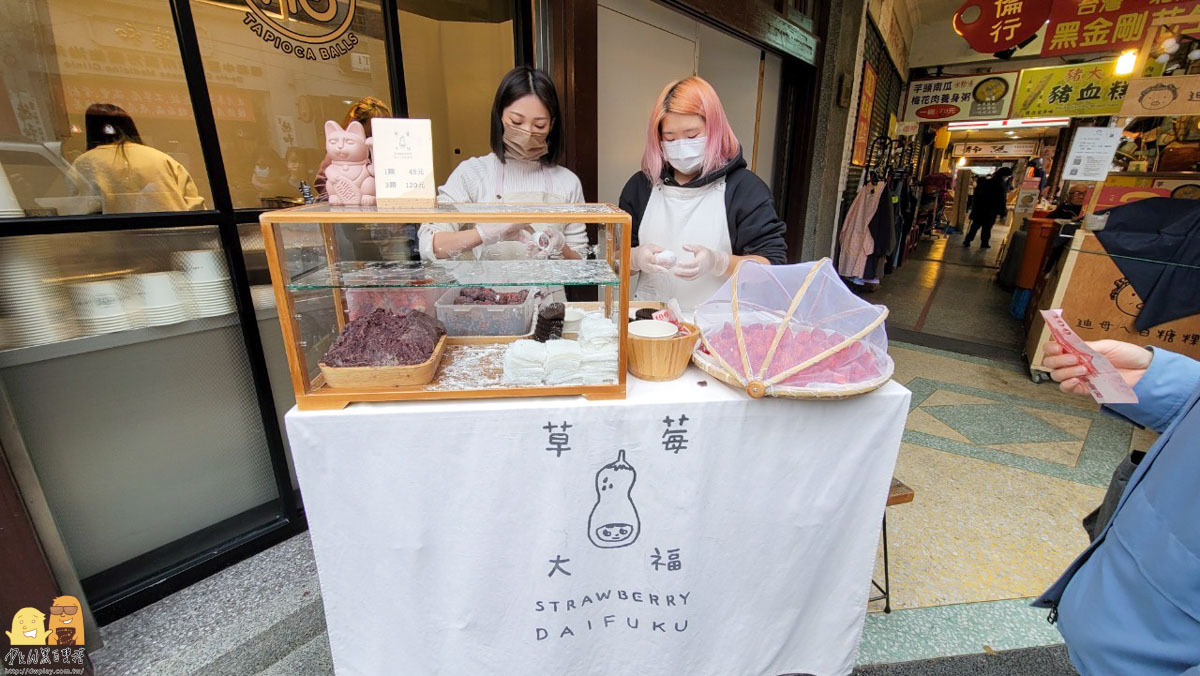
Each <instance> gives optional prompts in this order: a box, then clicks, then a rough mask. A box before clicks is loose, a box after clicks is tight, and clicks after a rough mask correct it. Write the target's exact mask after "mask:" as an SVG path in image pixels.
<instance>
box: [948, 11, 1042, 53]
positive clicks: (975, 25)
mask: <svg viewBox="0 0 1200 676" xmlns="http://www.w3.org/2000/svg"><path fill="white" fill-rule="evenodd" d="M1052 4H1053V2H1052V0H967V1H966V2H964V3H963V5H962V7H959V8H958V11H957V12H955V13H954V32H955V33H958V34H959V35H961V36H962V37H963V39H964V40H966V41H967V44H969V45H971V49H974V50H975V51H977V52H980V53H982V54H992V53H994V52H1000V51H1003V50H1005V49H1008V48H1010V47H1016V46H1017V45H1019V44H1021V43H1022V42H1024V41H1025V40H1026V39H1027V38H1030V37H1032V36H1033V35H1034V34H1035V33H1037V31H1038V29H1039V28H1041V27H1042V24H1044V23H1046V17H1048V16H1050V6H1051V5H1052Z"/></svg>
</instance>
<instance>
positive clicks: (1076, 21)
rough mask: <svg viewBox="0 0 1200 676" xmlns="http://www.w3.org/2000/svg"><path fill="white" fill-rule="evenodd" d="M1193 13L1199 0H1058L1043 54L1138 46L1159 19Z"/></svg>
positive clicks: (1199, 5)
mask: <svg viewBox="0 0 1200 676" xmlns="http://www.w3.org/2000/svg"><path fill="white" fill-rule="evenodd" d="M1193 12H1200V2H1196V0H1055V2H1054V8H1053V9H1052V10H1051V12H1050V23H1049V24H1048V25H1047V26H1046V35H1045V42H1043V43H1042V56H1065V55H1067V54H1085V53H1089V52H1116V51H1121V50H1124V49H1137V48H1139V47H1141V46H1142V40H1143V38H1144V37H1145V36H1146V30H1148V27H1149V26H1150V24H1151V22H1152V21H1154V20H1155V19H1164V18H1166V19H1171V18H1177V17H1185V16H1188V15H1190V14H1192V13H1193ZM1198 16H1200V15H1198Z"/></svg>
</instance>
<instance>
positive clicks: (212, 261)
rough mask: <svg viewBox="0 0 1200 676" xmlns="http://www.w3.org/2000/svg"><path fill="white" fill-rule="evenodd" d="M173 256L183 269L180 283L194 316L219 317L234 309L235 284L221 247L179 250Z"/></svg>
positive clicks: (177, 282) (179, 286)
mask: <svg viewBox="0 0 1200 676" xmlns="http://www.w3.org/2000/svg"><path fill="white" fill-rule="evenodd" d="M171 259H172V260H173V261H174V262H175V266H176V267H177V268H178V269H179V271H178V273H177V274H176V276H175V281H176V285H177V286H178V288H179V290H180V293H181V295H182V296H183V301H184V303H185V304H186V305H187V308H188V310H189V312H190V313H191V314H192V315H193V316H195V317H216V316H218V315H225V314H229V313H230V312H233V311H234V309H235V308H236V306H235V305H234V300H233V287H231V286H230V284H229V270H228V269H227V268H226V267H225V259H224V257H223V256H222V255H221V252H220V251H215V250H212V249H197V250H194V251H176V252H175V253H174V254H172V255H171Z"/></svg>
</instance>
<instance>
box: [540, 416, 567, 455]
mask: <svg viewBox="0 0 1200 676" xmlns="http://www.w3.org/2000/svg"><path fill="white" fill-rule="evenodd" d="M572 427H574V425H570V424H567V421H565V420H564V421H563V423H562V424H561V425H555V424H554V423H551V422H548V423H546V424H545V425H544V426H543V427H542V429H544V430H546V432H547V433H548V434H549V436H548V437H547V439H546V450H547V451H550V452H552V453H554V457H556V458H561V457H562V454H563V453H566V452H567V451H569V450H571V447H570V446H569V445H568V444H570V443H571V438H570V437H569V436H567V430H569V429H571V428H572ZM555 430H561V431H559V432H556V431H555Z"/></svg>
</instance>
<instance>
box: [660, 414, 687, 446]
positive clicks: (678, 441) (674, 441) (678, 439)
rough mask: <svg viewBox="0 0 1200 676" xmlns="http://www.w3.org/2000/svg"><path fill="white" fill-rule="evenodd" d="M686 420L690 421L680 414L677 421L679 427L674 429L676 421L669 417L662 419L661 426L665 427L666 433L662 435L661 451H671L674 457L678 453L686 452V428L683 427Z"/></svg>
mask: <svg viewBox="0 0 1200 676" xmlns="http://www.w3.org/2000/svg"><path fill="white" fill-rule="evenodd" d="M688 420H690V418H688V417H687V415H685V414H682V413H681V414H680V415H679V421H678V423H679V426H678V427H676V426H675V424H676V420H675V419H674V418H672V417H671V416H667V417H665V418H663V424H665V425H666V426H667V429H666V431H664V432H663V433H662V445H663V450H665V451H671V452H673V453H675V454H676V455H678V454H679V452H680V451H686V450H687V443H688V440H687V428H685V427H684V424H685V423H687V421H688Z"/></svg>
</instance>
